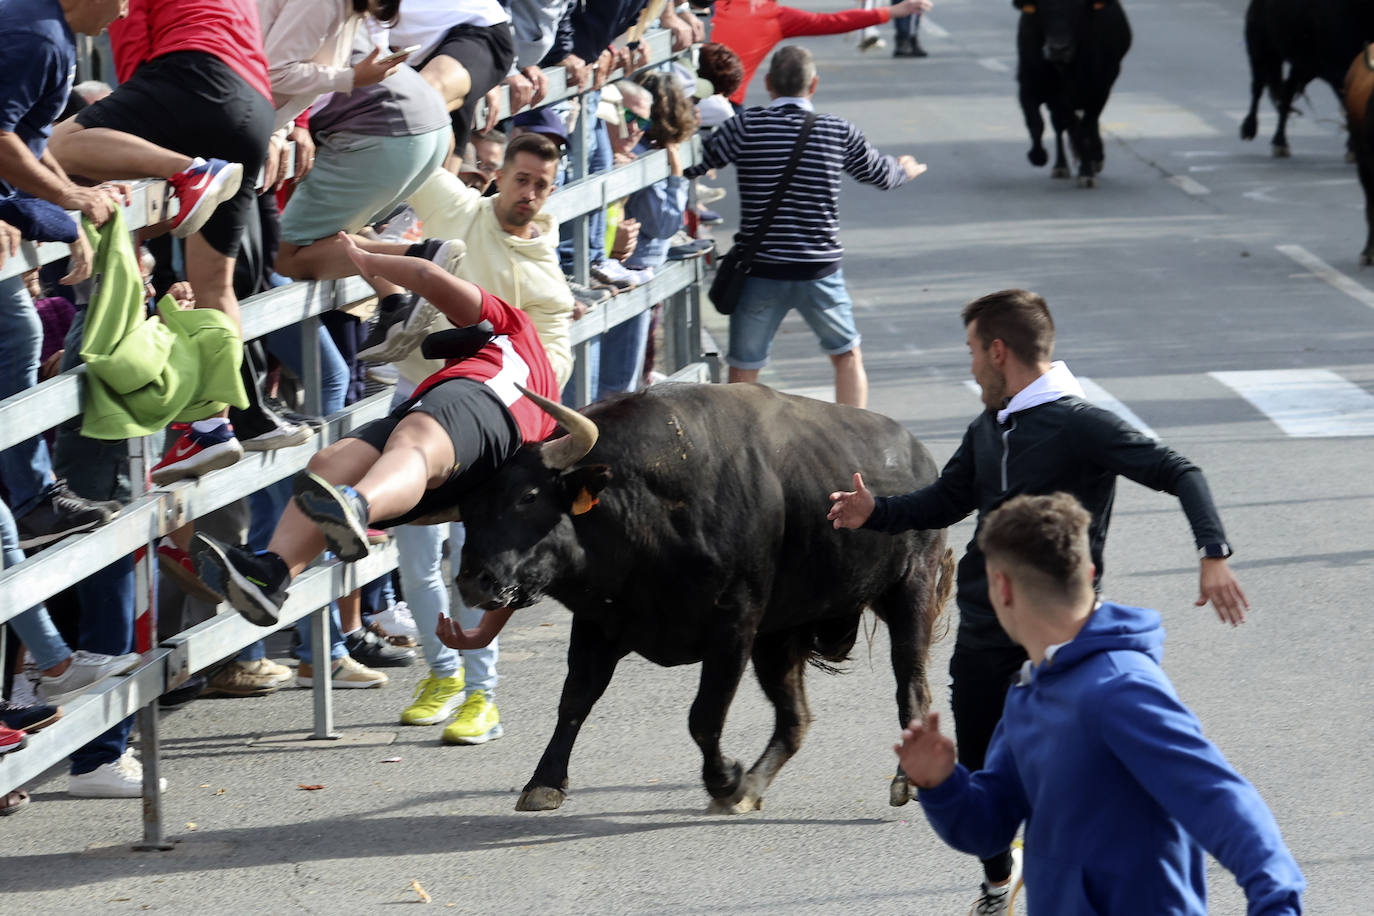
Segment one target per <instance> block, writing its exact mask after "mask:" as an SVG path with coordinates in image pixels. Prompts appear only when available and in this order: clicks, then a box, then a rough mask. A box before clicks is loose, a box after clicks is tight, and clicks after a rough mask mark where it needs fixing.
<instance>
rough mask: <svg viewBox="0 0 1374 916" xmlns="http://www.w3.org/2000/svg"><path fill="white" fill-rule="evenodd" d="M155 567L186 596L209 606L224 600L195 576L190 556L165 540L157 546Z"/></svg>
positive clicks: (194, 568)
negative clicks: (193, 597) (197, 599)
mask: <svg viewBox="0 0 1374 916" xmlns="http://www.w3.org/2000/svg"><path fill="white" fill-rule="evenodd" d="M157 565H158V568H159V569H161V570H162V573H163V575H165V576H166V577H167V578H169V579H171V580H172V581H173V582H175V583H176V584H177V587H178V588H180V589H181V590H182V591H183V592H185V593H186V594H188V595H194V596H195V597H197V598H199V599H201V600H202V601H208V602H209V603H210V604H219V603H220V602H221V601H223V600H224V596H223V595H221V594H218V593H216V592H213V591H211V590H210V586H208V585H206V584H205V583H204V582H202V581H200V576H198V575H196V567H195V564H194V563H192V562H191V555H190V554H189V553H187V552H186V551H184V550H182V549H181V548H180V547H178V546H177V545H175V544H173V543H172V542H171V541H169V540H167V539H166V538H163V541H162V543H161V544H158V545H157Z"/></svg>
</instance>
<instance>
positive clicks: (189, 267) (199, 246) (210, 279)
mask: <svg viewBox="0 0 1374 916" xmlns="http://www.w3.org/2000/svg"><path fill="white" fill-rule="evenodd" d="M186 281H187V282H188V283H190V284H191V289H192V291H194V292H195V294H196V308H210V309H214V310H215V311H217V312H223V313H224V314H225V316H227V317H228V318H229V319H230V320H231V321H233V322H234V324H235V325H237V326H238V329H239V336H240V337H242V336H243V319H242V318H241V317H240V315H239V299H238V296H235V295H234V259H233V258H230V257H225V256H224V255H222V254H220V253H219V252H218V251H216V250H215V249H214V247H213V246H211V244H210V243H209V242H207V241H205V236H203V235H202V234H201V233H199V232H197V233H194V234H192V235H191V236H190V237H188V238H187V239H186Z"/></svg>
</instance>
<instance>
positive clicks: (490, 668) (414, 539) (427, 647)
mask: <svg viewBox="0 0 1374 916" xmlns="http://www.w3.org/2000/svg"><path fill="white" fill-rule="evenodd" d="M445 535H447V536H448V539H449V540H448V546H449V562H450V563H451V564H452V566H453V567H454V568H455V569H456V568H457V567H458V565H459V564H460V562H461V559H460V558H461V557H462V555H463V542H464V540H466V539H467V529H466V528H464V527H463V525H462V524H461V523H458V524H452V525H448V526H444V525H398V526H396V527H395V528H393V529H391V536H392V537H394V538H395V539H396V549H397V552H398V554H399V555H400V570H401V590H402V591H404V592H405V595H406V604H407V605H408V606H409V607H410V613H411V614H412V615H413V616H414V617H415V626H416V628H417V629H418V630H419V631H420V648H421V649H422V650H423V652H424V653H425V662H426V663H427V664H428V665H429V670H430V671H431V672H432V673H433V674H434V676H435V677H453V675H455V674H456V673H457V672H458V666H459V664H461V665H462V666H463V672H464V675H465V677H466V681H467V688H468V689H469V690H485V691H486V693H487V697H488V698H490V697H491V696H492V691H494V690H495V689H496V681H497V676H496V660H497V659H498V658H499V657H500V654H501V648H500V645H499V642H500V641H499V640H498V639H493V640H492V641H491V645H489V646H487V647H485V648H482V649H471V650H468V651H466V652H462V653H459V651H458V650H457V649H450V648H449V647H448V646H446V645H444V644H443V643H441V642H439V638H438V637H437V636H435V635H434V628H435V627H436V626H438V625H439V615H440V614H451V610H450V604H449V588H448V583H447V582H445V581H444V573H443V569H442V567H441V565H440V564H441V563H442V559H443V557H442V550H443V546H444V536H445ZM453 597H454V599H455V600H456V601H457V603H458V623H459V624H460V625H461V626H463V627H464V628H465V629H470V628H472V627H475V626H477V625H478V624H480V623H481V622H482V614H483V612H482V610H481V609H480V608H470V607H468V606H467V605H465V604H463V602H462V599H461V598H458V596H457V595H456V594H455V595H454V596H453Z"/></svg>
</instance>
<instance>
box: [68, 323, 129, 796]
mask: <svg viewBox="0 0 1374 916" xmlns="http://www.w3.org/2000/svg"><path fill="white" fill-rule="evenodd" d="M85 329H86V310H85V309H84V308H82V309H78V310H77V312H76V317H75V318H74V319H73V320H72V326H71V329H70V330H69V331H68V332H67V338H66V341H65V345H66V353H65V354H63V357H62V369H63V371H66V370H68V369H72V368H75V367H76V366H77V365H79V364H80V363H81V338H82V336H83V334H84V333H85ZM54 459H55V460H54V464H55V465H56V467H57V470H58V472H59V473H60V474H61V475H62V476H63V477H65V478H66V480H67V485H68V486H69V487H71V489H72V492H74V493H76V494H77V495H78V496H83V497H85V498H86V499H100V500H106V499H117V500H119V501H120V502H128V501H129V499H130V497H131V496H132V495H133V494H132V488H131V487H130V483H129V449H128V444H127V443H125V442H122V441H117V442H105V441H102V440H99V439H87V438H86V437H85V436H83V435H81V419H80V418H79V417H77V418H75V419H73V420H69V421H68V422H66V423H64V424H62V425H61V426H60V427H58V430H57V447H56V455H55V456H54ZM76 597H77V601H79V602H80V604H81V630H80V635H79V637H78V639H77V648H79V649H85V650H86V651H87V652H99V653H101V654H104V655H123V654H124V653H126V652H132V651H133V648H134V558H133V554H129V555H128V556H126V557H123V558H122V559H119V560H116V561H115V562H113V563H111V564H110V565H109V566H106V567H105V568H104V569H102V570H100V571H99V572H96V573H93V574H92V575H90V576H88V577H86V578H85V579H83V580H82V581H80V582H78V583H77V585H76ZM133 725H134V720H133V717H132V716H130V717H129V718H127V719H125V720H124V721H123V722H120V723H119V724H118V725H116V726H114V727H113V728H111V729H110V730H109V731H107V732H105V733H104V734H103V735H100V736H99V737H98V738H96V739H95V740H94V741H92V742H90V743H89V744H87V745H86V746H84V747H82V748H80V749H78V750H77V751H75V752H73V754H72V756H71V762H72V769H71V772H72V775H74V776H75V775H79V774H81V773H89V772H90V771H91V770H94V769H95V768H96V767H98V766H101V765H103V764H106V763H114V762H115V761H116V760H118V759H119V757H120V755H121V754H123V753H124V748H125V747H126V746H127V745H128V741H129V732H130V730H132V728H133Z"/></svg>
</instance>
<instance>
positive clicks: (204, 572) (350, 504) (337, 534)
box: [192, 236, 576, 626]
mask: <svg viewBox="0 0 1374 916" xmlns="http://www.w3.org/2000/svg"><path fill="white" fill-rule="evenodd" d="M341 237H342V238H344V239H345V240H346V244H347V245H348V253H349V257H350V258H352V260H353V262H354V264H356V265H357V267H358V271H359V273H361V274H362V276H363V277H364V279H366V280H368V281H369V282H370V281H372V280H373V279H376V278H380V279H384V280H389V281H391V282H393V283H397V284H399V285H401V286H403V287H405V288H406V289H408V290H411V291H413V292H414V293H416V294H417V295H419V296H421V297H423V298H424V299H425V300H427V301H428V302H430V303H431V304H433V305H434V306H435V307H436V308H437V309H438V310H439V311H440V312H442V313H443V314H444V315H445V316H447V317H448V319H449V320H450V321H451V322H453V324H454V325H455V326H456V329H457V330H454V331H449V332H445V334H447V335H450V336H451V337H452V338H455V339H456V340H457V342H458V346H461V347H462V348H463V350H464V353H465V354H470V355H466V358H463V357H462V356H458V358H450V359H449V360H448V361H447V363H446V364H445V366H444V368H443V369H440V370H439V371H438V372H436V373H434V374H433V375H432V376H430V377H429V378H428V379H426V380H425V381H424V382H423V383H422V384H421V385H420V387H419V388H417V389H416V391H415V395H414V396H413V397H412V398H411V399H410V400H409V401H406V402H405V403H404V404H402V405H400V406H399V407H397V408H396V409H395V410H394V411H393V412H392V413H391V415H390V416H388V417H385V418H383V419H380V420H375V421H373V422H372V423H369V424H367V425H366V426H364V427H362V428H361V429H359V430H358V431H357V432H355V433H352V434H350V436H349V437H348V438H345V439H343V440H341V441H339V442H336V443H335V444H333V445H331V446H329V447H328V448H326V449H324V450H323V451H321V452H320V453H319V454H317V455H315V457H314V458H312V459H311V461H310V465H309V468H308V470H307V471H305V472H303V473H301V474H298V475H297V476H296V480H295V487H294V489H295V496H294V498H293V500H292V504H291V505H289V506H287V509H286V512H285V513H284V514H283V515H282V518H281V521H280V522H278V524H277V529H276V531H275V532H274V534H273V535H272V540H271V543H269V544H268V548H267V550H265V551H262V552H260V553H253V552H251V551H248V550H245V549H243V548H239V547H232V546H229V545H226V544H222V543H220V542H219V541H216V540H215V539H213V538H211V537H209V536H207V535H205V534H197V535H196V540H195V542H194V544H193V546H192V553H193V556H194V558H195V563H196V571H197V574H198V575H199V576H200V577H201V579H202V580H203V581H204V582H205V584H206V585H208V586H209V587H210V588H212V589H213V590H215V591H216V592H217V593H219V594H221V595H223V596H224V597H225V598H226V600H228V601H229V603H230V604H232V605H233V606H234V607H235V608H237V609H238V611H239V613H241V614H243V616H244V617H246V618H248V619H249V620H251V621H253V622H254V623H256V624H259V625H261V626H274V625H275V624H276V623H277V619H278V614H279V611H280V610H281V606H282V604H283V603H284V602H285V601H286V596H287V586H288V585H289V584H290V582H291V580H292V579H293V578H294V577H295V576H297V575H299V574H300V573H301V571H302V570H304V569H305V567H306V566H307V565H308V564H309V563H310V562H311V561H313V560H314V559H315V558H316V557H318V556H319V555H320V552H321V551H323V550H324V549H325V548H326V547H328V549H329V550H331V551H332V552H333V553H334V554H335V555H337V556H338V557H339V558H340V559H343V560H346V561H349V562H355V561H357V560H361V559H362V558H363V557H365V556H366V555H367V552H368V541H367V528H368V526H369V524H371V525H372V526H374V527H378V526H381V527H387V526H392V525H398V524H404V523H406V522H410V521H416V520H420V519H432V518H434V517H435V516H437V515H443V514H444V513H446V512H449V511H450V510H452V509H453V508H454V507H455V506H456V505H457V503H458V500H459V498H460V497H461V496H462V495H463V494H464V493H465V492H467V491H469V490H471V489H472V488H473V487H476V486H480V485H481V484H482V483H483V482H484V481H485V480H486V479H487V478H488V477H489V476H490V475H491V474H492V473H494V472H495V471H496V470H497V469H498V468H499V467H500V466H501V465H502V463H504V462H505V460H506V459H507V458H509V457H510V456H511V455H512V454H514V452H515V451H516V449H518V448H519V447H520V446H521V444H523V443H524V442H539V441H541V440H543V439H544V438H546V437H547V436H548V435H549V433H551V432H553V429H554V426H555V420H554V416H553V414H551V413H549V412H547V411H548V410H552V411H554V412H556V413H558V414H559V415H560V416H559V419H563V414H564V412H566V413H568V414H572V413H573V412H572V411H568V410H566V409H565V408H560V407H559V405H558V404H557V403H556V399H557V397H558V383H557V381H556V379H555V377H554V373H553V370H552V368H550V366H549V361H548V358H547V357H546V356H545V355H544V348H543V346H542V345H541V344H540V342H539V337H538V335H537V334H536V333H535V328H534V325H533V323H532V322H531V321H530V319H529V318H528V317H527V316H526V315H525V314H524V313H523V312H521V311H520V310H519V309H516V308H514V307H512V306H510V305H507V304H506V303H505V302H503V301H501V300H500V299H498V298H496V297H495V296H493V295H491V294H490V293H488V292H486V291H485V290H483V289H482V288H481V287H479V286H476V285H475V284H472V283H469V282H468V281H466V280H461V279H459V278H457V277H455V276H452V275H451V274H450V273H448V272H447V271H445V270H443V269H442V268H440V267H439V266H438V264H440V263H442V264H449V265H453V267H452V268H451V269H456V264H457V262H458V260H459V259H458V258H456V257H454V256H453V255H454V252H453V250H452V248H451V246H461V245H462V244H463V243H462V242H461V241H456V240H455V241H450V242H446V243H445V244H444V246H443V248H441V249H440V250H439V252H438V253H437V254H436V255H435V262H437V263H433V262H430V261H427V260H424V259H422V258H415V257H405V256H401V255H384V254H373V253H370V252H366V251H363V250H362V249H360V248H358V247H357V246H356V245H354V244H353V242H352V241H351V240H347V237H346V236H341ZM416 307H418V306H416ZM474 325H481V326H482V327H481V328H480V329H478V328H473V326H474ZM488 325H489V326H490V327H489V333H488V328H487V326H488ZM469 329H470V330H469ZM432 339H433V338H432ZM431 352H432V351H431ZM433 355H438V354H433ZM454 355H457V354H454ZM533 398H538V399H539V401H540V403H537V402H536V401H535V400H533ZM545 399H547V400H545ZM573 416H574V417H576V414H573Z"/></svg>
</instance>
